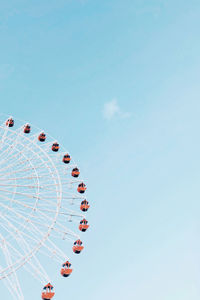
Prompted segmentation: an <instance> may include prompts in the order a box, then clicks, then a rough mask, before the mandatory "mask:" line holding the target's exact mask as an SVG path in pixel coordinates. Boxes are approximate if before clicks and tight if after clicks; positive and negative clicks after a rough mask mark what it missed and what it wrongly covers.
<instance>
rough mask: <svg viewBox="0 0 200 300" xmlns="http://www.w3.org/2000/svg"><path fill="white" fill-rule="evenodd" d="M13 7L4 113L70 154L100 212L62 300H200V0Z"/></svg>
mask: <svg viewBox="0 0 200 300" xmlns="http://www.w3.org/2000/svg"><path fill="white" fill-rule="evenodd" d="M7 2H8V3H5V2H4V1H1V2H0V45H1V47H0V54H1V55H0V104H1V109H0V110H1V112H3V113H8V114H12V115H13V116H15V117H16V118H19V119H26V120H29V122H30V123H31V122H32V123H34V124H36V125H37V126H38V127H41V128H44V129H46V130H47V131H48V132H49V133H51V135H53V136H55V137H57V139H58V140H59V141H60V142H61V143H62V144H63V145H65V146H66V148H67V149H69V150H70V151H71V153H72V155H73V157H74V159H75V161H77V162H78V163H79V165H80V167H81V169H82V170H83V171H82V173H83V174H84V177H85V178H87V181H88V200H90V202H91V205H92V207H91V210H90V214H89V220H90V223H91V224H92V226H91V228H90V230H89V231H88V234H87V237H86V239H85V244H86V245H87V246H86V249H85V251H84V253H82V255H81V256H80V257H78V258H77V260H76V263H75V267H76V272H74V274H73V276H71V278H69V279H68V280H65V281H64V280H62V278H60V277H58V279H55V280H54V283H55V286H56V296H55V299H57V300H59V299H75V298H77V297H78V298H80V297H81V299H82V300H85V299H87V300H100V299H105V300H107V299H115V300H118V299H120V300H121V299H122V298H124V299H126V300H132V299H137V300H146V299H147V298H148V300H191V299H192V300H197V299H199V294H200V289H199V286H200V280H199V278H200V271H199V270H200V262H199V250H200V242H199V225H200V224H199V223H200V222H199V209H200V204H199V196H200V192H199V179H200V178H199V177H200V172H199V169H200V160H199V152H200V141H199V125H200V121H199V114H200V100H199V94H200V86H199V78H200V56H199V53H200V41H199V28H200V2H199V1H195V0H191V1H185V0H179V1H178V0H168V1H167V0H166V1H165V0H163V1H159V0H149V1H145V0H137V1H136V0H130V1H129V0H123V1H122V0H108V1H105V0H103V1H97V0H82V1H78V0H71V1H64V0H62V1H61V0H60V1H59V0H56V1H47V0H43V1H41V0H40V1H36V0H34V1H33V0H30V1H25V0H16V1H14V0H13V1H12V0H10V1H7ZM56 271H57V270H55V272H56ZM52 277H54V278H57V277H56V276H52ZM21 280H22V283H23V284H22V285H23V289H24V292H25V299H29V300H32V299H37V298H38V299H39V298H40V288H41V286H40V284H39V283H37V282H34V281H33V280H32V279H30V282H29V280H27V278H25V276H24V275H23V274H22V276H21ZM0 290H1V295H3V296H4V298H3V299H10V298H9V297H10V296H8V295H7V292H6V291H5V290H4V288H3V287H2V285H1V287H0ZM30 292H31V295H30ZM63 295H64V296H63Z"/></svg>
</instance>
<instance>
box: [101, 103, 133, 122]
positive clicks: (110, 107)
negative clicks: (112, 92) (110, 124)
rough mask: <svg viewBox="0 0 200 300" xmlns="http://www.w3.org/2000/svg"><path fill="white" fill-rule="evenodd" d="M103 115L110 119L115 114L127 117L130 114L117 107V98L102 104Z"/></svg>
mask: <svg viewBox="0 0 200 300" xmlns="http://www.w3.org/2000/svg"><path fill="white" fill-rule="evenodd" d="M103 116H104V118H105V119H107V120H111V119H113V118H114V117H115V116H118V117H120V118H129V117H130V116H131V114H130V113H129V112H123V111H122V110H121V108H120V107H119V105H118V103H117V100H115V99H113V100H111V101H109V102H107V103H105V104H104V108H103Z"/></svg>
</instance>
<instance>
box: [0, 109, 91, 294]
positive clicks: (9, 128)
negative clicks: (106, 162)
mask: <svg viewBox="0 0 200 300" xmlns="http://www.w3.org/2000/svg"><path fill="white" fill-rule="evenodd" d="M0 120H1V125H0V137H1V139H0V279H2V282H4V284H5V285H6V287H7V288H8V290H9V291H10V293H11V295H12V296H13V299H17V300H24V295H23V292H22V289H21V286H20V280H19V276H18V272H19V270H20V269H21V268H23V269H24V270H26V271H27V272H28V273H29V274H31V275H32V276H33V277H35V278H36V279H38V280H39V281H40V282H41V284H42V285H43V286H44V288H43V292H42V294H41V297H42V299H43V300H50V299H52V298H53V297H54V295H55V292H54V287H53V286H52V284H51V282H52V281H51V280H50V278H49V276H48V274H47V272H46V268H45V267H44V266H42V263H41V259H40V257H41V256H42V255H44V256H45V257H48V258H49V259H54V260H55V261H56V263H57V265H58V269H57V273H58V274H60V276H62V277H69V276H70V275H71V273H72V271H73V269H72V265H71V262H70V259H69V258H68V256H67V255H66V250H65V241H69V242H70V243H71V247H72V250H71V252H72V253H73V252H74V253H75V254H80V253H81V252H82V251H83V249H84V246H83V243H82V241H81V239H80V236H79V234H78V232H80V233H82V232H85V231H87V230H88V228H89V224H88V221H87V220H86V219H85V213H86V212H87V211H88V209H89V207H90V205H89V203H88V201H87V199H86V198H85V192H86V189H87V187H86V184H85V182H84V181H83V180H82V179H81V178H80V175H81V173H80V170H79V168H78V167H77V165H76V164H75V163H74V161H73V160H72V158H71V155H70V154H69V152H68V151H66V150H65V149H64V148H63V147H62V146H61V145H60V144H59V143H58V141H56V140H55V139H53V138H52V137H51V136H50V135H49V134H48V133H47V132H46V131H43V130H40V129H38V128H36V127H34V126H32V124H29V123H27V122H24V121H20V120H15V119H14V118H13V117H7V118H5V117H4V116H3V115H0ZM72 208H73V209H72ZM75 208H77V209H75ZM58 239H62V240H64V241H63V243H64V244H63V248H64V250H61V248H60V242H59V243H58V242H57V241H58ZM58 244H59V246H58ZM60 266H62V267H61V269H60Z"/></svg>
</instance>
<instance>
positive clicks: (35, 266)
mask: <svg viewBox="0 0 200 300" xmlns="http://www.w3.org/2000/svg"><path fill="white" fill-rule="evenodd" d="M4 219H5V218H4ZM5 221H6V223H7V225H8V226H9V227H10V228H12V229H13V231H14V232H15V234H14V233H11V232H9V233H10V234H12V236H13V238H14V239H15V240H16V242H17V243H18V244H19V245H20V246H22V244H23V247H22V249H24V253H26V252H29V251H30V245H29V244H28V243H27V242H26V240H25V239H24V237H23V236H22V232H20V231H19V230H18V229H17V227H15V226H14V225H13V224H11V222H9V220H7V219H5ZM7 230H8V229H7ZM16 233H17V235H16ZM19 237H20V241H19ZM12 253H13V254H14V253H17V257H22V258H23V256H22V255H21V253H20V252H19V251H18V250H16V249H15V248H13V247H12ZM32 260H34V263H32ZM32 260H30V261H28V264H29V265H30V266H31V267H32V269H33V270H34V273H32V275H33V276H34V277H36V278H37V279H40V282H42V283H45V281H48V282H49V281H50V280H49V277H48V275H47V273H46V272H45V270H44V268H43V267H42V266H41V264H40V263H39V260H38V259H37V258H36V257H35V256H34V257H33V258H32ZM25 269H27V271H28V272H30V269H29V268H27V267H26V266H25ZM36 274H37V275H39V277H38V276H37V275H36Z"/></svg>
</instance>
